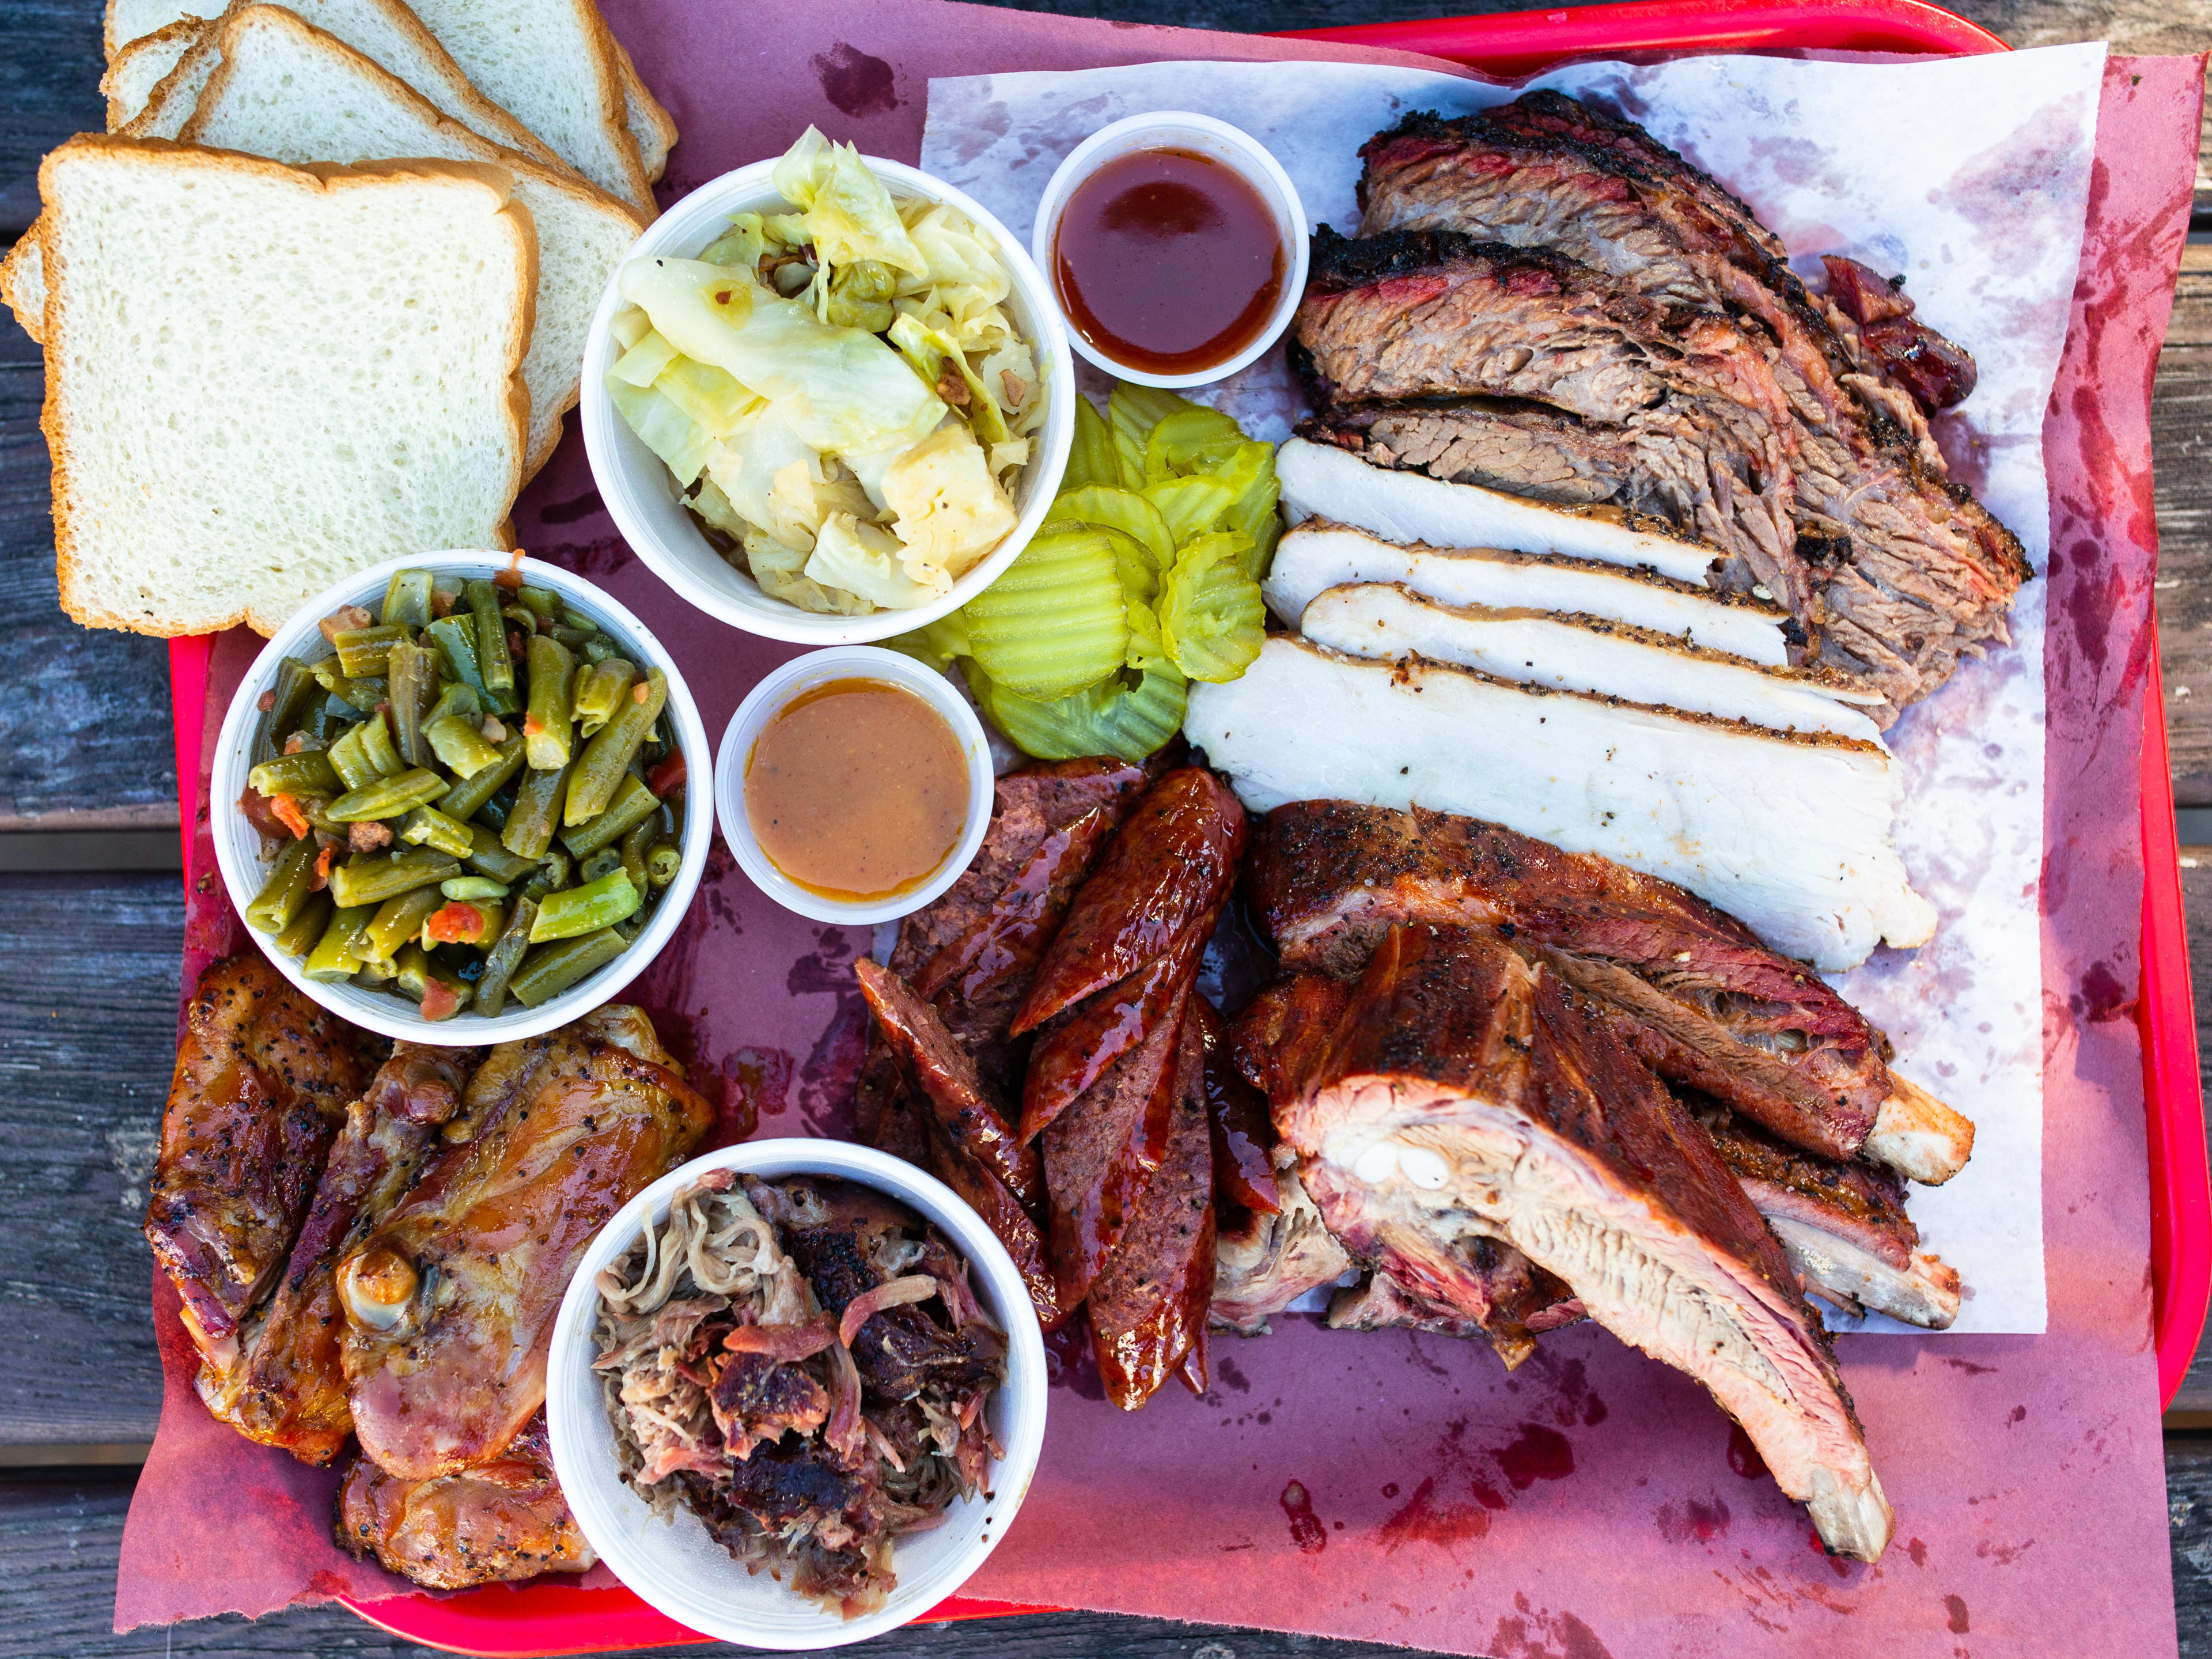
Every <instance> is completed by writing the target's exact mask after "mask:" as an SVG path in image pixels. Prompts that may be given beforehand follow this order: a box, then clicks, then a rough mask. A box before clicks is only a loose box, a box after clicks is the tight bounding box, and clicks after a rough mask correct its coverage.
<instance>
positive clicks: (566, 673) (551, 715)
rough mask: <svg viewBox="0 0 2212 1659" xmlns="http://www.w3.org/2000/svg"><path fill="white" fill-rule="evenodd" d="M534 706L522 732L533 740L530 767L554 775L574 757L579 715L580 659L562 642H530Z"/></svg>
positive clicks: (532, 699)
mask: <svg viewBox="0 0 2212 1659" xmlns="http://www.w3.org/2000/svg"><path fill="white" fill-rule="evenodd" d="M526 662H527V664H528V666H529V669H530V702H529V705H528V712H527V713H526V714H525V715H524V716H523V721H522V729H523V731H524V732H526V734H528V737H529V740H530V763H531V764H532V766H535V767H537V768H538V769H540V770H541V771H546V772H550V771H551V770H553V769H555V768H556V767H561V766H566V765H567V764H568V762H569V760H570V759H571V758H572V757H573V750H574V740H575V730H574V727H575V713H574V706H573V702H572V696H573V693H574V690H575V684H576V659H575V658H574V657H573V656H571V655H569V654H568V647H567V646H565V645H563V644H562V643H561V641H558V640H553V639H548V638H546V637H545V636H544V635H542V634H541V635H538V636H537V637H536V638H534V639H532V641H530V649H529V653H528V655H527V657H526Z"/></svg>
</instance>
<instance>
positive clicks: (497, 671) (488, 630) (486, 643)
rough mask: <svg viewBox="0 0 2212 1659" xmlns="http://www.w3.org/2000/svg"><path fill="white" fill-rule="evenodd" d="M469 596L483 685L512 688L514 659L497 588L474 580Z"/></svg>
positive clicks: (485, 582)
mask: <svg viewBox="0 0 2212 1659" xmlns="http://www.w3.org/2000/svg"><path fill="white" fill-rule="evenodd" d="M468 596H469V610H470V611H471V614H473V616H474V617H475V618H476V624H477V665H478V666H479V667H480V669H481V670H482V671H483V682H484V686H485V689H486V690H490V691H509V692H511V691H513V690H514V659H513V658H512V657H510V656H508V655H507V620H506V618H505V617H501V615H500V614H499V590H498V589H497V588H496V587H494V586H492V585H491V584H490V583H489V582H487V581H473V582H471V583H470V584H469V586H468ZM512 706H513V705H512V704H510V705H509V707H512Z"/></svg>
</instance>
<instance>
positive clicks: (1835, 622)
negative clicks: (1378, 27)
mask: <svg viewBox="0 0 2212 1659" xmlns="http://www.w3.org/2000/svg"><path fill="white" fill-rule="evenodd" d="M1362 154H1363V155H1364V158H1365V160H1366V163H1367V167H1366V172H1365V173H1364V176H1363V179H1362V181H1361V187H1360V188H1361V199H1362V203H1363V206H1364V218H1363V222H1362V230H1363V234H1364V235H1365V236H1368V237H1372V238H1375V239H1376V240H1389V237H1390V236H1391V235H1393V234H1398V233H1401V232H1406V231H1419V230H1432V231H1449V232H1460V233H1463V234H1468V235H1470V236H1474V237H1480V238H1482V239H1485V240H1491V241H1495V242H1502V243H1506V244H1510V245H1514V246H1533V247H1541V248H1543V249H1546V250H1549V251H1551V252H1556V253H1559V254H1563V255H1565V256H1567V257H1569V258H1573V259H1576V260H1578V261H1580V262H1582V263H1583V264H1587V265H1589V266H1591V267H1593V268H1595V269H1596V270H1602V271H1605V272H1607V274H1608V275H1609V276H1611V277H1613V279H1614V280H1615V281H1616V282H1617V283H1619V284H1620V287H1621V288H1622V289H1623V290H1624V291H1625V292H1626V293H1628V294H1631V295H1636V296H1639V297H1642V298H1644V299H1646V300H1650V301H1664V302H1667V303H1668V304H1671V305H1673V306H1675V307H1681V308H1683V309H1686V310H1689V311H1692V312H1695V313H1702V314H1705V315H1707V316H1711V317H1716V318H1717V317H1723V316H1727V317H1745V318H1747V319H1753V325H1751V328H1750V332H1751V334H1752V336H1753V337H1755V338H1756V339H1757V340H1758V341H1759V343H1760V346H1761V349H1763V351H1764V354H1765V356H1766V357H1767V358H1768V360H1769V362H1770V365H1771V374H1772V377H1773V380H1774V382H1775V384H1776V386H1778V388H1779V390H1780V392H1781V395H1782V397H1783V398H1784V402H1785V403H1786V404H1787V406H1788V409H1789V416H1788V418H1787V422H1786V424H1787V426H1788V428H1790V429H1789V430H1788V431H1787V432H1786V433H1785V434H1784V445H1785V447H1786V449H1787V451H1788V453H1789V454H1790V462H1791V467H1792V490H1791V495H1792V505H1793V507H1794V513H1793V518H1794V522H1795V526H1796V532H1797V536H1798V540H1799V544H1800V550H1801V552H1802V553H1803V554H1804V555H1805V556H1807V557H1808V558H1809V559H1810V560H1811V561H1812V562H1814V563H1815V564H1816V565H1819V566H1820V574H1821V580H1820V598H1821V599H1822V601H1823V606H1824V609H1825V611H1826V613H1827V614H1826V618H1825V620H1826V639H1825V648H1824V653H1823V656H1822V659H1821V660H1824V661H1826V662H1827V663H1829V664H1830V665H1834V666H1838V667H1842V668H1844V669H1846V670H1847V671H1851V672H1853V673H1856V674H1858V675H1860V676H1862V677H1864V678H1869V679H1870V680H1871V681H1873V682H1874V683H1875V684H1877V685H1878V686H1879V687H1880V688H1881V690H1883V692H1884V693H1885V695H1886V696H1887V697H1888V699H1889V702H1890V703H1891V705H1892V707H1893V708H1902V707H1903V706H1904V705H1905V703H1907V702H1911V701H1913V700H1914V699H1915V698H1917V697H1918V696H1924V695H1926V693H1927V692H1928V691H1929V690H1933V689H1934V687H1935V686H1936V685H1937V684H1941V683H1942V680H1943V679H1944V678H1948V675H1949V674H1950V672H1951V671H1952V670H1953V669H1954V667H1955V666H1956V665H1957V661H1958V659H1959V657H1960V655H1961V654H1965V653H1975V652H1977V651H1978V650H1979V649H1981V648H1982V647H1984V646H1985V645H1986V644H1988V643H1990V642H1991V641H2002V640H2003V639H2004V638H2005V637H2006V635H2005V630H2004V612H2005V611H2006V609H2007V608H2008V606H2009V605H2010V604H2011V600H2012V597H2013V594H2014V593H2015V592H2016V591H2017V590H2018V587H2019V585H2020V583H2021V580H2025V579H2026V577H2027V575H2028V574H2029V571H2028V569H2027V563H2026V560H2025V558H2024V556H2022V554H2021V549H2020V544H2019V543H2018V541H2017V540H2016V539H2015V538H2014V537H2013V536H2012V534H2011V532H2008V531H2007V530H2006V529H2005V528H2004V526H2002V525H2001V524H1999V523H1998V522H1997V521H1996V519H1995V518H1993V517H1992V516H1991V515H1990V513H1988V512H1987V510H1986V509H1984V507H1982V506H1981V504H1980V503H1979V502H1978V501H1975V500H1974V498H1973V496H1972V494H1971V493H1970V492H1969V491H1967V490H1966V489H1964V488H1962V487H1961V486H1959V485H1957V484H1955V483H1951V482H1950V481H1949V480H1948V477H1947V476H1946V468H1945V466H1944V463H1943V459H1942V454H1941V453H1940V452H1939V451H1938V450H1937V448H1936V445H1935V443H1934V441H1933V440H1932V439H1931V438H1930V436H1929V432H1928V428H1927V422H1926V420H1925V417H1924V414H1923V403H1924V404H1926V405H1927V406H1928V407H1929V408H1934V407H1938V406H1942V405H1943V404H1948V403H1951V402H1955V401H1957V400H1958V398H1961V397H1963V396H1964V395H1965V394H1966V391H1967V390H1970V389H1971V386H1972V359H1971V358H1970V357H1968V356H1966V353H1965V352H1964V351H1962V350H1961V349H1960V348H1958V347H1957V346H1955V345H1954V344H1952V343H1950V342H1949V341H1947V340H1944V339H1943V338H1942V337H1941V336H1940V335H1936V334H1935V333H1934V332H1933V331H1929V330H1927V329H1926V328H1925V327H1924V325H1919V324H1917V323H1916V322H1914V321H1913V320H1912V319H1911V315H1910V302H1909V301H1901V300H1899V299H1897V298H1896V297H1895V296H1894V295H1893V290H1892V289H1890V288H1889V285H1888V284H1886V283H1881V281H1880V279H1879V278H1877V277H1875V276H1873V273H1871V272H1867V271H1864V269H1863V267H1851V266H1850V262H1848V261H1838V262H1832V264H1831V273H1830V287H1831V290H1832V295H1833V297H1832V298H1831V299H1825V300H1824V299H1822V298H1820V296H1816V295H1813V294H1812V293H1810V292H1809V291H1808V289H1806V287H1805V285H1804V283H1802V281H1801V280H1800V279H1799V278H1798V277H1797V276H1796V274H1795V273H1794V272H1793V271H1791V270H1790V268H1789V265H1788V264H1787V262H1786V259H1787V256H1786V252H1785V251H1784V250H1783V249H1782V248H1781V246H1779V244H1778V242H1777V241H1776V240H1775V239H1774V238H1773V236H1772V235H1771V233H1769V232H1767V231H1766V230H1765V228H1764V227H1762V226H1760V225H1759V223H1758V222H1757V220H1756V218H1755V217H1754V216H1753V215H1752V213H1751V211H1750V210H1749V209H1748V208H1747V207H1745V206H1744V204H1742V203H1741V202H1738V201H1737V200H1736V199H1735V197H1733V196H1730V195H1729V193H1728V192H1727V191H1725V190H1723V188H1722V187H1721V186H1720V185H1717V183H1716V182H1715V181H1713V180H1712V179H1709V178H1707V177H1706V176H1705V174H1704V173H1699V171H1698V170H1697V169H1696V168H1694V167H1691V166H1690V165H1689V164H1688V163H1687V162H1686V161H1683V160H1682V159H1681V158H1680V156H1678V155H1674V152H1672V151H1671V150H1668V149H1664V148H1663V147H1662V146H1660V145H1658V144H1657V143H1655V142H1654V141H1652V140H1651V139H1650V137H1649V135H1646V134H1644V133H1642V131H1640V129H1637V128H1635V127H1633V126H1632V125H1630V124H1627V123H1625V122H1621V121H1620V120H1618V119H1617V118H1613V117H1610V116H1607V115H1605V114H1604V113H1603V112H1599V111H1595V110H1593V109H1590V108H1589V107H1588V106H1583V105H1579V104H1577V103H1576V102H1575V101H1574V100H1571V99H1568V98H1565V97H1562V96H1560V95H1559V94H1553V93H1545V94H1529V95H1528V96H1527V97H1525V98H1523V99H1522V100H1519V101H1518V102H1516V103H1515V104H1513V105H1509V106H1505V107H1504V108H1503V109H1499V110H1494V111H1491V112H1486V113H1485V114H1483V115H1478V116H1469V117H1465V118H1460V119H1457V120H1449V121H1446V120H1441V119H1439V118H1437V117H1435V116H1433V115H1414V116H1412V117H1409V118H1407V120H1406V121H1404V122H1402V123H1401V124H1400V125H1398V126H1397V127H1395V128H1393V129H1392V130H1390V131H1388V132H1385V133H1382V134H1379V135H1377V137H1376V138H1374V139H1373V140H1371V141H1370V143H1368V144H1367V145H1366V146H1365V147H1364V149H1363V151H1362ZM1838 265H1841V266H1844V267H1846V269H1845V270H1844V275H1843V276H1840V277H1839V276H1838V275H1837V274H1836V267H1837V266H1838ZM1861 275H1863V276H1864V277H1865V278H1866V279H1867V280H1866V281H1863V282H1861V281H1858V280H1857V276H1861ZM1877 290H1878V292H1877ZM1859 310H1864V311H1866V312H1867V313H1868V314H1869V317H1871V318H1873V319H1875V320H1874V321H1873V323H1872V324H1871V325H1868V324H1865V323H1862V322H1861V321H1859V320H1857V316H1856V313H1857V311H1859ZM1916 399H1919V400H1920V401H1916ZM1838 554H1839V555H1840V557H1838V556H1837V555H1838ZM1798 614H1799V615H1800V617H1801V619H1802V620H1806V621H1808V623H1810V622H1812V621H1814V620H1815V619H1814V618H1813V617H1808V616H1807V615H1806V613H1804V612H1803V611H1799V612H1798Z"/></svg>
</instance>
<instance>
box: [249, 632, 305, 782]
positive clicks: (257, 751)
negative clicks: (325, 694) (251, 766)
mask: <svg viewBox="0 0 2212 1659" xmlns="http://www.w3.org/2000/svg"><path fill="white" fill-rule="evenodd" d="M321 690H322V687H321V686H319V685H318V684H316V683H315V677H314V675H313V672H312V671H310V670H309V669H308V667H307V664H305V663H303V662H301V660H300V659H298V658H297V657H287V658H285V659H283V661H282V662H280V663H278V664H277V665H276V679H275V680H274V681H273V682H272V683H271V684H270V688H269V712H268V713H267V714H264V715H263V716H262V717H261V728H260V730H259V731H258V732H257V733H256V734H255V736H254V739H253V758H254V760H255V762H256V763H259V762H262V761H267V760H274V759H275V758H276V757H277V756H278V755H280V754H282V753H283V751H284V739H285V738H289V737H290V736H291V735H292V733H293V732H296V731H298V730H299V729H300V722H301V721H302V720H305V719H306V718H307V714H308V709H309V706H310V703H311V702H312V700H313V698H314V697H315V696H316V695H317V694H318V693H319V692H320V691H321Z"/></svg>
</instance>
